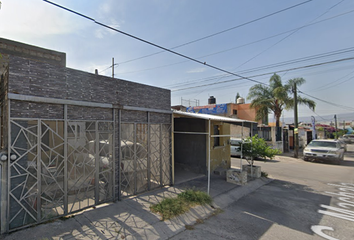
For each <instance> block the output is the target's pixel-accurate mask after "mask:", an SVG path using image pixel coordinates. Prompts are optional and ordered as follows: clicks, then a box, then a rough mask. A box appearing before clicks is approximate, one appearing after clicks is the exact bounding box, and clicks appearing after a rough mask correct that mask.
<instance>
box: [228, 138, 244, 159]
mask: <svg viewBox="0 0 354 240" xmlns="http://www.w3.org/2000/svg"><path fill="white" fill-rule="evenodd" d="M241 143H242V139H241V138H230V145H231V146H230V150H231V156H241Z"/></svg>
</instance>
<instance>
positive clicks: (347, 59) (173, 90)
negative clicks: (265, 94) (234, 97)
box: [171, 57, 354, 92]
mask: <svg viewBox="0 0 354 240" xmlns="http://www.w3.org/2000/svg"><path fill="white" fill-rule="evenodd" d="M349 60H354V57H350V58H343V59H337V60H334V61H328V62H322V63H316V64H311V65H306V66H301V67H294V68H289V69H285V70H280V71H277V73H280V72H286V71H294V70H298V69H303V68H311V67H317V66H322V65H327V64H333V63H338V62H343V61H349ZM273 73H274V72H268V73H263V74H258V75H254V76H251V77H250V78H255V77H260V76H264V75H269V74H273ZM240 80H244V79H243V78H236V79H230V80H224V81H219V82H213V83H209V84H204V85H198V86H193V87H187V88H179V89H172V90H171V91H172V92H176V91H182V90H186V89H188V90H189V89H192V88H200V87H205V86H211V85H216V84H223V83H228V82H234V81H240ZM263 85H267V84H265V83H263Z"/></svg>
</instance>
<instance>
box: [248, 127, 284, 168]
mask: <svg viewBox="0 0 354 240" xmlns="http://www.w3.org/2000/svg"><path fill="white" fill-rule="evenodd" d="M280 153H281V151H280V150H278V149H273V148H271V147H269V146H268V145H267V143H266V141H265V140H264V139H263V138H260V137H258V135H257V134H256V135H255V136H253V137H248V138H246V139H245V141H244V143H243V146H242V155H243V156H245V157H246V159H250V160H251V161H252V163H253V159H255V158H257V157H259V158H262V159H267V158H269V159H273V158H274V156H275V155H277V154H280Z"/></svg>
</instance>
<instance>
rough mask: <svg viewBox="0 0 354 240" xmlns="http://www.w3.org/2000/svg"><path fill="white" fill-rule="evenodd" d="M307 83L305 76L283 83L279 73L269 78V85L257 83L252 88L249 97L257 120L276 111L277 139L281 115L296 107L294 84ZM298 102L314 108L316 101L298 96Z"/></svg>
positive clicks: (278, 138) (278, 137)
mask: <svg viewBox="0 0 354 240" xmlns="http://www.w3.org/2000/svg"><path fill="white" fill-rule="evenodd" d="M304 83H305V79H303V78H294V79H290V80H289V81H288V82H287V83H286V84H284V85H283V83H282V81H281V78H280V76H279V75H277V74H275V73H274V74H273V76H272V77H271V78H270V80H269V85H263V84H257V85H254V86H253V87H251V88H250V91H249V93H248V97H247V99H249V100H252V102H251V108H255V109H257V112H256V121H258V120H261V119H263V118H265V117H268V114H269V113H270V112H273V113H274V116H275V120H276V127H277V141H279V140H280V134H279V133H278V128H279V126H280V117H281V114H282V112H283V110H284V109H286V110H289V109H293V108H294V99H293V97H292V95H293V92H292V91H293V90H294V89H293V87H294V84H296V85H297V86H300V85H302V84H304ZM297 102H298V104H303V105H307V106H308V107H309V108H310V109H312V110H314V109H315V107H316V103H315V102H314V101H312V100H311V99H308V98H303V97H301V96H298V97H297Z"/></svg>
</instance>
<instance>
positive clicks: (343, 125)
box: [343, 120, 345, 130]
mask: <svg viewBox="0 0 354 240" xmlns="http://www.w3.org/2000/svg"><path fill="white" fill-rule="evenodd" d="M343 130H345V120H343Z"/></svg>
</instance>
